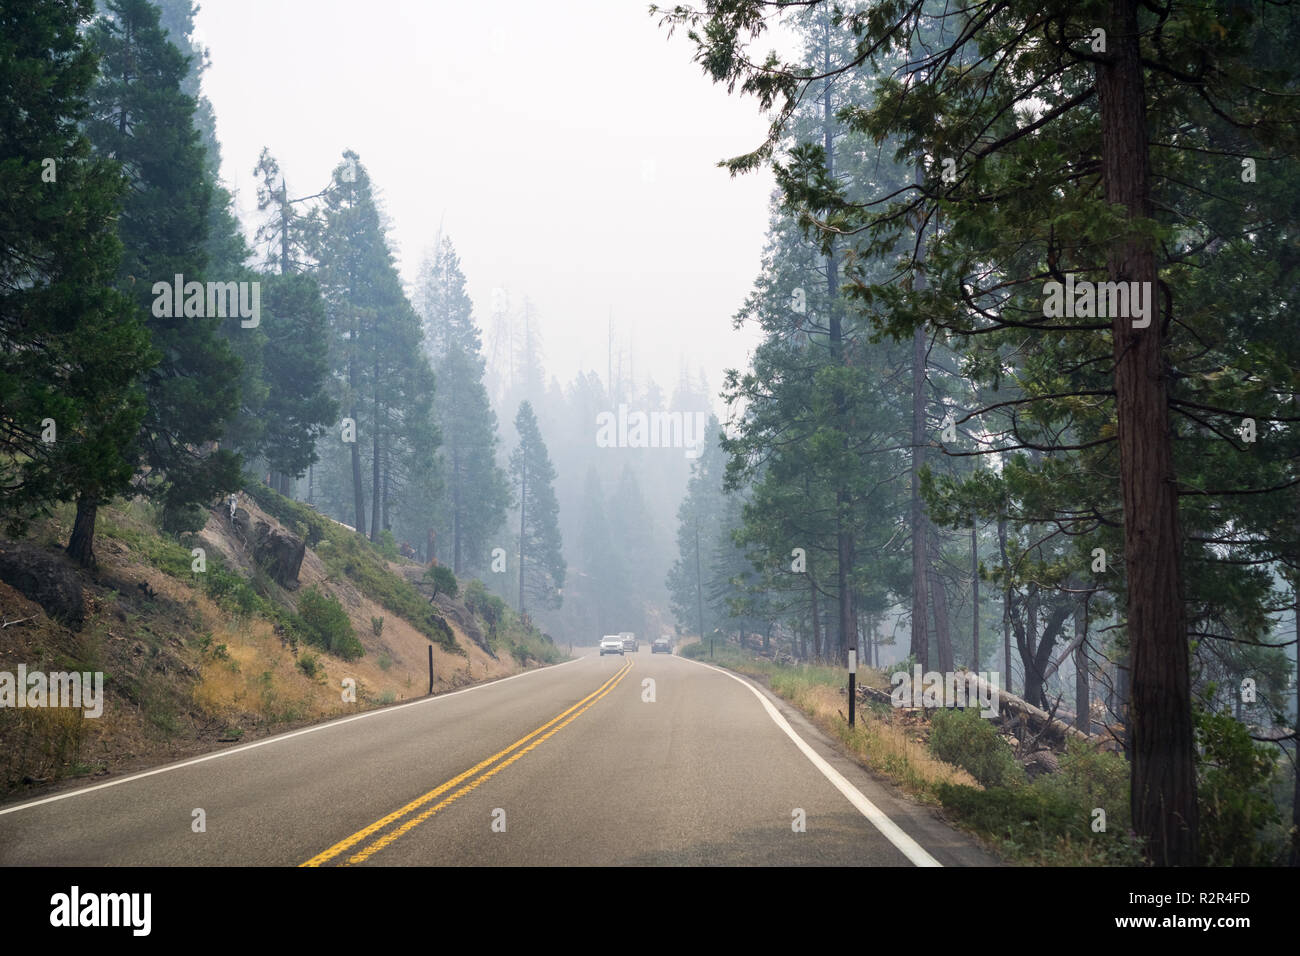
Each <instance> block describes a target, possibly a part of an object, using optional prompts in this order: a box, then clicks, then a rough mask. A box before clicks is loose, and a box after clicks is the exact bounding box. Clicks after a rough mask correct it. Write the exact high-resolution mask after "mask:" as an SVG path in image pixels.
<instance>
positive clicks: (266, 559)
mask: <svg viewBox="0 0 1300 956" xmlns="http://www.w3.org/2000/svg"><path fill="white" fill-rule="evenodd" d="M254 538H255V543H254V545H253V560H254V561H256V562H257V565H258V567H260V568H261V569H262V570H263V571H265V572H266V573H267V574H269V575H270V576H271V578H272V579H273V580H274V581H275V583H276V584H278V585H280V587H282V588H284V589H285V590H288V591H292V590H294V589H295V588H297V587H298V571H299V569H301V568H302V559H303V555H304V554H306V553H307V543H306V542H305V541H303V540H302V539H301V538H298V537H295V536H294V535H292V534H290V533H289V532H287V531H280V530H277V529H275V528H272V527H271V526H270V525H269V524H267V523H266V522H265V521H259V522H258V523H257V528H256V529H255V531H254Z"/></svg>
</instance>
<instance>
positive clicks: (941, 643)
mask: <svg viewBox="0 0 1300 956" xmlns="http://www.w3.org/2000/svg"><path fill="white" fill-rule="evenodd" d="M927 521H928V519H927ZM927 537H928V538H929V539H930V550H931V551H932V552H935V556H936V560H935V562H934V564H935V565H936V566H937V565H938V563H939V562H938V560H937V552H938V548H939V546H938V536H937V535H933V534H927ZM929 579H930V600H931V602H932V603H933V604H934V637H935V643H936V644H937V645H938V651H939V670H941V671H943V672H944V673H945V674H951V673H953V672H954V671H955V670H956V669H957V665H956V662H955V661H954V659H953V652H952V631H951V630H949V628H948V591H947V589H946V588H945V587H944V583H943V577H942V575H939V574H936V573H934V570H933V569H931V571H930V573H929Z"/></svg>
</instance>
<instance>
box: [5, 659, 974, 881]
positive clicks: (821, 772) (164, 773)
mask: <svg viewBox="0 0 1300 956" xmlns="http://www.w3.org/2000/svg"><path fill="white" fill-rule="evenodd" d="M575 653H583V654H585V656H583V657H582V658H580V659H578V660H576V661H572V662H569V663H566V664H561V665H558V666H555V667H550V668H546V669H544V670H540V671H531V672H528V673H525V674H521V675H519V676H516V677H512V678H507V679H505V680H502V681H497V682H495V683H492V684H486V685H480V686H477V687H473V688H469V689H466V690H462V691H458V692H455V693H451V694H444V695H442V696H439V697H435V698H431V699H424V700H419V701H415V702H413V703H410V704H405V705H401V706H398V707H391V708H387V709H385V710H382V711H375V712H370V713H367V714H362V715H358V716H356V717H350V718H343V719H340V720H335V721H332V722H330V723H328V724H322V725H317V726H315V727H311V728H307V729H305V730H300V731H295V732H292V733H288V734H283V735H281V736H278V737H272V738H268V739H265V740H262V741H257V742H255V743H252V744H247V745H243V746H240V747H235V748H232V749H229V750H225V751H220V752H217V753H215V754H211V755H208V756H206V757H200V758H196V759H191V760H187V761H181V762H179V763H176V764H171V765H168V766H166V767H161V768H158V769H157V770H153V771H149V772H147V773H144V774H138V775H135V776H133V777H126V778H123V779H122V780H118V781H113V780H110V781H106V782H104V783H100V784H97V785H94V786H90V787H86V788H83V789H80V790H74V791H68V792H66V793H61V794H56V795H54V796H53V797H49V798H45V799H44V800H37V801H30V802H28V803H25V804H10V805H7V806H4V807H0V864H6V865H137V864H161V865H196V866H198V865H204V866H211V865H218V866H230V865H279V866H284V865H299V864H304V863H305V864H308V865H320V866H336V865H380V866H405V865H422V866H425V865H485V864H486V865H493V864H503V865H609V864H623V865H677V864H687V865H716V864H723V865H729V864H741V865H761V864H783V865H788V864H796V865H798V864H831V865H871V866H911V865H935V864H936V863H937V864H942V865H944V866H951V865H968V864H975V865H988V864H991V863H993V862H994V861H993V859H992V858H990V857H988V856H987V855H985V854H984V853H983V852H982V851H980V850H979V849H978V848H976V847H975V845H974V843H973V842H972V841H971V840H970V838H968V837H966V836H964V835H962V834H959V833H957V832H955V831H953V830H951V829H949V828H948V827H946V826H944V825H943V824H942V823H941V822H939V821H938V820H937V819H935V818H934V817H933V815H932V814H931V813H930V812H929V811H927V810H925V809H924V808H919V807H915V806H913V805H912V804H910V803H908V802H906V801H903V800H899V799H897V798H895V797H894V796H893V795H891V792H890V791H889V790H888V789H887V788H885V787H883V786H881V785H880V784H879V783H877V782H876V781H875V780H874V779H873V778H872V777H871V776H870V775H869V774H867V773H866V772H864V771H863V770H862V769H861V768H859V767H858V766H857V765H856V764H854V763H852V762H850V761H848V760H846V759H844V758H842V757H840V756H839V755H838V754H837V753H836V752H835V751H834V749H833V748H832V747H831V746H830V744H829V743H828V741H827V740H826V739H825V737H824V736H823V735H822V734H821V733H820V732H819V731H817V730H816V729H815V728H813V727H812V726H811V725H810V724H808V722H807V721H805V720H804V719H803V718H802V716H801V715H799V714H798V713H797V712H795V711H794V710H793V709H792V708H789V707H788V706H787V705H785V704H784V703H783V702H780V701H779V700H777V698H775V697H773V696H772V695H770V694H768V693H767V692H766V691H765V690H762V689H760V688H756V687H755V686H754V685H752V684H750V683H749V682H747V681H742V680H740V679H738V678H736V677H734V676H731V675H729V674H727V673H725V672H722V671H719V670H715V669H712V668H709V667H706V666H704V665H702V664H698V663H695V662H692V661H688V660H685V659H683V658H680V657H670V656H667V655H663V654H658V655H652V654H651V653H650V652H649V649H648V647H646V648H643V649H642V650H641V651H640V652H639V653H635V654H634V653H629V654H628V655H627V656H626V658H624V657H619V656H612V655H611V656H607V657H603V658H602V657H599V656H597V654H596V651H595V650H594V649H589V650H586V651H578V652H575ZM647 681H650V682H652V683H647ZM651 690H653V695H652V694H651ZM651 696H653V700H650V699H649V698H650V697H651ZM782 724H784V727H783V726H782ZM195 809H202V810H203V811H204V815H205V820H206V832H202V833H196V832H194V829H193V825H192V824H193V820H194V818H195V817H194V810H195ZM800 820H802V821H803V829H802V832H796V825H797V824H798V823H799V821H800ZM873 821H875V822H873Z"/></svg>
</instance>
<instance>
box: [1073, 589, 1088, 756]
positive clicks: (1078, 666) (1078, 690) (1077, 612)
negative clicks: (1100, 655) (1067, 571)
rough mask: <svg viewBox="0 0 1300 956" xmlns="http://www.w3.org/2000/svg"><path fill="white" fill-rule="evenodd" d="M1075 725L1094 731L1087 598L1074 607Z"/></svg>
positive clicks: (1085, 730) (1084, 730)
mask: <svg viewBox="0 0 1300 956" xmlns="http://www.w3.org/2000/svg"><path fill="white" fill-rule="evenodd" d="M1074 638H1075V640H1077V641H1078V642H1079V646H1078V647H1076V648H1075V649H1074V710H1075V717H1074V726H1075V727H1077V728H1078V729H1079V730H1082V731H1083V732H1084V733H1085V734H1090V733H1092V716H1091V714H1092V697H1091V695H1090V694H1089V692H1088V604H1087V598H1084V599H1083V600H1081V601H1079V606H1078V607H1076V608H1075V609H1074Z"/></svg>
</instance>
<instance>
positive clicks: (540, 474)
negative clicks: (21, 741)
mask: <svg viewBox="0 0 1300 956" xmlns="http://www.w3.org/2000/svg"><path fill="white" fill-rule="evenodd" d="M198 13H199V11H198V7H197V6H196V5H195V4H193V3H192V2H191V0H157V2H150V0H101V2H100V3H99V4H98V5H97V4H96V3H95V2H94V0H67V2H60V3H55V2H45V0H37V2H32V0H27V2H19V0H0V191H2V192H3V195H4V196H5V202H4V204H3V206H0V246H2V248H3V261H0V355H2V356H3V361H2V362H0V517H2V518H3V520H4V529H3V530H4V533H5V534H6V535H7V536H8V537H9V538H11V539H14V540H21V539H22V538H23V536H24V535H26V534H27V533H28V532H29V530H30V528H31V526H32V524H33V522H38V521H41V520H44V519H47V518H49V517H50V516H51V515H54V514H56V513H57V510H58V509H59V508H62V507H67V508H69V509H73V508H75V512H72V513H73V514H74V515H75V518H74V519H73V521H72V524H71V527H70V528H69V530H68V535H67V539H66V541H64V542H62V544H63V547H64V549H65V552H66V555H67V559H68V560H69V561H70V562H72V563H73V564H74V565H75V566H76V567H77V568H79V569H82V572H83V573H86V574H93V573H94V569H95V566H96V561H97V557H96V555H97V540H98V539H97V536H96V530H97V524H98V523H99V514H100V512H101V511H102V509H104V508H105V507H106V506H108V504H109V503H110V502H113V501H115V500H120V499H135V500H140V501H144V502H147V503H148V504H149V506H150V507H151V508H152V509H154V513H155V514H156V515H157V520H158V524H159V527H160V529H161V530H162V531H163V532H164V533H165V534H167V535H170V536H173V537H174V538H175V539H176V540H178V541H179V540H188V539H186V537H185V536H188V535H191V534H194V533H196V532H198V531H200V530H201V529H202V528H203V527H204V525H205V524H206V523H207V522H208V521H209V520H210V515H211V513H212V511H213V509H214V508H217V507H219V506H220V504H221V503H222V502H224V501H226V500H227V498H228V497H229V496H230V495H232V494H234V495H235V496H236V500H238V496H239V494H240V493H241V492H243V493H249V489H253V488H256V489H258V493H261V489H265V488H269V489H270V490H271V491H274V492H275V493H276V494H277V495H278V496H282V497H284V498H289V499H293V500H294V501H296V502H298V503H301V504H302V505H305V506H307V507H308V508H310V509H313V510H314V511H316V512H318V513H319V514H320V515H323V516H325V517H327V518H329V519H332V520H333V521H334V522H336V523H338V524H341V525H343V526H345V528H346V529H348V530H349V531H351V532H352V533H354V534H355V535H356V536H358V537H359V538H364V539H365V540H366V541H367V542H369V543H370V545H373V546H374V548H375V549H377V550H378V551H379V553H381V554H382V555H384V556H386V557H387V558H390V559H392V560H394V561H396V560H398V559H407V560H409V561H414V562H419V563H421V564H426V565H431V566H437V567H445V568H447V569H449V570H450V572H451V574H452V577H451V578H450V581H451V583H452V584H453V585H454V583H455V580H456V579H462V580H464V581H470V580H472V579H477V580H478V581H479V582H480V584H479V585H478V586H479V587H481V588H486V589H487V590H488V591H491V592H492V593H493V594H495V595H496V596H497V597H499V598H500V599H501V601H503V602H504V603H505V604H507V605H509V606H510V607H511V608H512V609H513V610H514V611H515V612H516V613H517V614H519V615H520V616H521V618H522V619H523V620H525V621H528V622H530V623H535V624H536V625H537V627H538V628H539V629H541V630H542V631H544V632H545V634H546V635H547V636H548V639H549V640H551V641H553V642H554V643H555V644H557V645H559V646H564V647H570V646H581V647H589V646H592V645H594V644H596V643H597V642H599V640H600V638H601V636H602V635H605V634H617V633H619V632H626V631H631V632H635V633H636V634H639V635H642V636H643V639H644V640H647V641H648V640H650V639H653V638H656V637H659V636H660V635H670V634H671V635H672V638H673V640H674V641H677V642H682V643H691V642H696V641H698V644H697V648H696V651H695V652H693V653H698V654H699V655H700V656H701V657H702V658H703V659H705V660H707V659H708V658H709V657H710V656H711V655H712V654H714V653H715V652H716V650H717V645H718V644H720V645H722V646H724V647H734V648H735V649H736V650H737V651H738V652H743V653H745V654H747V655H748V654H752V655H753V657H754V658H755V659H761V660H762V661H764V662H771V663H772V665H774V666H789V667H795V668H798V667H807V666H828V667H833V668H836V671H835V673H836V674H837V675H838V674H841V673H843V672H844V669H845V668H847V667H848V666H849V663H850V661H851V660H852V661H854V662H855V663H856V664H860V666H861V667H863V668H864V669H865V668H871V669H874V670H878V671H880V672H881V673H882V674H884V675H886V676H888V675H889V674H891V673H894V672H903V673H905V674H911V673H912V672H913V669H914V668H919V671H920V672H930V671H937V672H941V673H945V674H954V673H958V672H963V671H964V672H975V673H979V674H991V675H998V680H999V681H1000V687H1001V688H1002V690H1004V691H1006V692H1008V693H1009V694H1012V695H1014V696H1015V698H1016V699H1017V700H1018V701H1020V702H1021V703H1023V704H1024V705H1028V706H1029V707H1030V708H1033V709H1035V711H1036V712H1038V711H1041V712H1046V713H1047V714H1049V715H1050V716H1051V720H1052V721H1054V722H1055V723H1057V724H1060V725H1063V726H1068V727H1072V728H1073V729H1074V730H1076V731H1079V732H1080V733H1081V734H1082V735H1083V736H1085V737H1087V738H1089V739H1093V740H1097V741H1105V742H1106V743H1107V745H1108V746H1110V747H1111V748H1112V749H1113V750H1114V751H1115V752H1117V753H1120V754H1122V756H1123V759H1124V761H1125V765H1126V766H1125V772H1126V775H1127V779H1128V784H1127V787H1128V800H1129V806H1128V808H1126V810H1127V815H1128V817H1129V826H1130V828H1131V830H1132V832H1133V834H1134V837H1135V839H1136V840H1137V841H1138V842H1139V843H1140V845H1141V852H1142V854H1143V858H1144V859H1145V860H1147V861H1148V862H1151V863H1154V864H1156V865H1171V866H1186V865H1195V864H1200V863H1205V862H1215V863H1222V862H1232V863H1237V864H1278V863H1289V864H1290V865H1293V866H1294V865H1297V864H1300V766H1297V747H1296V744H1297V732H1296V729H1295V728H1296V725H1297V706H1298V705H1297V693H1298V689H1297V679H1296V671H1297V668H1296V646H1297V640H1296V633H1297V632H1296V626H1297V620H1298V619H1300V589H1298V585H1300V321H1298V320H1297V317H1296V314H1295V303H1296V302H1297V298H1298V296H1300V288H1298V286H1297V283H1298V282H1300V246H1298V245H1297V234H1296V228H1297V221H1298V219H1300V169H1297V165H1296V163H1297V156H1298V155H1300V140H1298V139H1297V137H1298V136H1300V97H1297V92H1300V90H1298V84H1300V63H1297V60H1296V56H1295V50H1296V48H1297V46H1298V45H1300V16H1298V15H1297V11H1296V10H1295V9H1294V6H1293V5H1292V4H1290V3H1280V2H1271V0H1164V2H1153V0H1106V2H1101V0H1084V2H1065V0H1037V2H1033V3H1029V2H1023V0H996V2H993V0H990V2H983V0H972V2H969V3H967V4H964V5H954V4H947V3H938V2H931V0H881V2H871V3H859V4H849V3H835V2H830V0H809V2H803V3H793V4H792V3H789V2H783V0H778V2H766V0H709V2H707V3H704V4H703V5H701V6H698V7H696V6H670V7H654V8H651V10H650V16H649V17H648V18H646V23H645V29H646V30H647V31H650V32H654V31H656V30H657V31H658V32H659V34H660V35H661V37H662V38H664V39H668V40H671V41H672V42H673V43H676V44H682V43H684V44H685V45H686V46H687V47H688V48H689V52H690V54H691V55H692V56H693V58H694V67H693V69H694V71H695V75H696V79H698V80H699V82H700V85H701V86H702V87H703V86H709V85H713V86H716V87H717V88H719V89H725V91H726V93H727V96H728V97H729V98H730V99H732V100H736V101H739V103H741V104H742V105H743V108H744V109H746V110H750V111H753V112H757V113H758V114H760V118H761V121H762V129H763V130H764V132H763V134H762V135H760V136H759V137H758V138H757V139H755V140H754V141H753V142H749V143H746V144H744V145H745V148H746V149H747V150H748V151H746V152H741V153H737V154H735V155H732V156H729V157H724V156H718V157H717V159H718V160H719V164H718V165H719V166H720V167H721V168H722V169H723V170H725V171H726V173H727V174H728V175H729V176H730V177H734V178H735V179H738V180H743V179H745V178H746V177H754V176H760V175H770V176H771V177H772V183H773V189H772V191H771V195H770V197H769V201H768V203H767V206H766V208H765V210H764V213H765V215H766V223H767V226H766V233H765V237H764V238H763V240H762V251H761V257H760V259H759V261H756V262H754V263H753V271H752V275H750V276H746V277H745V278H746V281H747V282H749V291H748V294H747V295H745V296H744V298H743V301H737V302H736V303H735V308H734V310H733V311H732V312H731V314H716V315H712V316H711V317H710V318H709V320H708V321H709V323H711V326H712V327H716V328H725V329H728V330H729V332H730V333H731V334H733V335H741V334H745V335H749V336H750V339H749V341H752V342H753V346H752V348H750V349H749V351H748V354H747V357H746V358H747V360H746V362H745V364H743V365H736V366H733V367H719V366H712V365H709V366H707V367H706V363H705V362H704V361H701V360H699V359H698V358H697V353H696V351H695V350H694V349H693V347H692V343H690V342H687V343H684V344H683V345H682V347H681V349H680V353H679V360H678V363H677V368H676V370H675V373H676V374H675V380H674V379H673V377H672V375H671V374H666V373H665V371H664V369H663V367H662V363H661V364H659V365H654V363H650V362H647V363H646V364H645V367H641V366H640V365H639V364H638V362H639V359H638V354H639V353H638V345H637V343H638V341H639V338H638V337H640V339H647V338H650V337H652V336H653V330H650V329H646V328H644V327H641V328H638V327H636V326H635V325H634V324H632V323H624V322H622V321H621V320H620V319H619V318H618V317H617V313H618V311H619V310H620V309H621V308H622V307H623V304H622V303H618V302H612V303H611V304H610V311H609V314H608V315H603V316H599V317H597V318H595V319H593V320H592V322H593V323H594V327H596V328H600V329H601V331H603V333H604V334H603V336H601V337H600V338H602V339H603V341H593V342H592V345H591V348H590V350H589V352H588V353H586V354H584V357H583V358H584V362H585V363H586V364H588V365H590V366H591V367H585V368H581V369H580V370H579V371H578V372H577V373H576V374H575V375H573V376H572V377H571V378H569V379H568V381H561V377H560V375H558V374H556V373H554V372H548V368H551V367H554V363H553V362H552V360H553V359H554V358H555V357H556V356H555V354H554V352H552V353H551V354H550V355H549V356H548V345H547V339H548V338H550V334H549V333H551V332H556V333H557V334H556V336H555V337H556V338H558V339H562V340H563V341H566V342H567V341H569V340H568V339H567V338H565V337H564V336H561V335H559V334H558V332H559V330H561V329H562V328H563V327H564V326H565V324H566V323H572V322H574V321H576V320H575V319H574V317H573V316H570V315H565V314H556V313H555V312H554V311H548V310H546V309H542V308H539V307H538V306H537V305H535V304H534V301H533V298H532V296H531V294H530V291H529V289H528V288H527V287H526V286H523V285H520V286H519V287H516V288H505V287H494V288H493V292H492V295H491V297H490V301H487V302H485V301H483V298H484V297H482V296H479V297H478V300H477V301H476V299H475V297H474V296H473V295H472V294H471V287H472V284H473V283H474V282H475V281H476V277H475V276H474V275H473V274H472V272H471V271H470V270H468V269H467V267H466V266H465V264H464V261H463V260H462V253H465V251H466V250H465V249H463V248H461V249H458V245H457V242H456V241H455V237H453V235H452V234H451V230H450V229H448V230H446V231H444V228H443V224H442V223H437V222H434V223H422V224H421V228H422V229H423V230H424V235H423V240H422V244H423V251H422V254H421V256H420V260H419V264H418V267H416V268H415V269H414V270H413V272H411V273H408V274H406V275H404V274H403V271H402V265H401V261H400V259H401V257H400V252H401V250H399V249H398V247H397V245H396V244H395V241H394V238H393V230H394V222H395V220H396V219H399V218H400V217H401V216H402V210H401V209H400V208H393V207H390V206H389V205H388V204H386V202H385V199H384V193H383V183H381V182H380V181H379V179H378V177H377V175H376V174H375V173H374V172H373V171H372V167H371V166H370V165H368V164H367V158H366V156H363V155H362V154H361V153H360V152H358V151H357V150H355V149H353V148H351V147H348V146H344V148H342V150H341V151H340V152H339V153H338V154H337V155H336V156H332V157H330V162H331V164H332V171H331V173H330V175H329V177H328V178H327V179H323V180H319V181H317V180H313V179H311V178H310V177H309V176H307V175H304V174H302V173H299V172H298V171H297V170H295V169H293V168H290V167H289V165H288V164H287V163H285V164H283V165H282V163H281V162H280V160H279V159H278V158H277V153H276V144H275V142H274V141H273V140H271V141H268V142H266V143H265V144H264V148H263V149H262V150H261V154H260V157H259V158H258V161H257V164H256V167H255V168H254V169H252V170H245V171H244V172H245V173H246V174H251V176H252V179H250V180H247V181H245V186H244V193H245V194H246V195H247V197H248V199H249V204H251V203H252V202H253V201H254V200H255V209H256V217H255V218H254V219H249V218H247V217H244V218H241V214H240V205H239V202H238V201H237V199H238V197H237V195H236V190H235V189H234V187H233V186H232V184H231V183H230V182H229V181H228V179H227V178H226V177H225V176H224V174H223V155H222V150H223V145H222V142H221V140H220V139H219V137H218V116H217V112H216V110H215V108H214V106H213V103H212V101H211V100H210V99H209V98H208V97H207V95H205V87H204V77H205V71H207V70H208V69H209V68H210V64H211V62H212V57H213V56H214V55H215V56H217V57H220V56H221V55H223V54H222V52H221V51H219V50H218V51H216V53H215V54H213V53H212V51H209V50H208V49H207V48H206V47H205V46H204V45H203V42H202V39H201V38H200V36H199V31H198V30H197V28H196V17H197V16H198ZM701 72H702V74H703V75H702V76H700V74H701ZM273 135H274V125H273V124H271V125H268V126H267V136H268V138H269V137H271V136H273ZM344 136H346V133H344ZM579 148H580V146H579V145H577V144H575V145H574V149H575V150H577V149H579ZM249 183H251V187H250V186H249V185H248V184H249ZM247 205H248V204H246V207H247ZM246 207H245V208H246ZM683 228H691V229H695V228H699V226H698V224H690V225H689V227H687V226H683ZM704 228H706V229H707V228H709V226H708V224H706V225H705V226H704ZM511 233H512V230H511V229H510V228H509V227H503V228H502V229H501V234H502V237H501V242H502V244H503V246H507V245H510V246H515V247H517V246H519V245H520V244H521V243H522V244H525V245H526V244H527V243H530V242H544V241H545V240H544V238H541V237H520V236H519V235H514V234H511ZM611 235H613V233H611ZM592 241H593V242H594V241H602V240H599V239H598V238H596V237H593V239H592ZM411 276H413V277H414V278H413V280H412V278H411ZM1289 323H1290V324H1289ZM588 327H592V325H591V324H590V323H589V325H588ZM596 355H599V359H598V360H597V359H595V358H594V356H596ZM647 369H648V370H647ZM656 375H658V376H659V378H660V380H659V381H657V380H656V378H655V376H656ZM430 660H432V658H430ZM764 666H766V664H765V665H764ZM864 680H865V679H864ZM909 700H910V697H909ZM1234 846H1235V847H1237V848H1238V849H1237V850H1234V851H1228V850H1226V849H1225V848H1231V847H1234Z"/></svg>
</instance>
